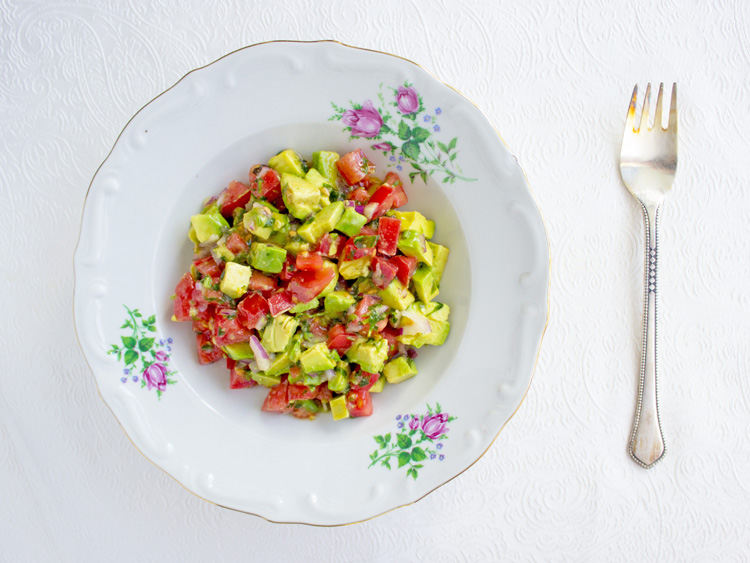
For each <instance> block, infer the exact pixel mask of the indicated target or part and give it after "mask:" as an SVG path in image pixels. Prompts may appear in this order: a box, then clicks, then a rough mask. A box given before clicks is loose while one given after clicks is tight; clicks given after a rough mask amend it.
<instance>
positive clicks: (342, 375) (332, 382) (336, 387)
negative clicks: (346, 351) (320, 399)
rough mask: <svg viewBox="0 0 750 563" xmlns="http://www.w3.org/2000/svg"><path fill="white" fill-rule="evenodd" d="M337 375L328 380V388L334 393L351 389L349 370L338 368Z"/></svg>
mask: <svg viewBox="0 0 750 563" xmlns="http://www.w3.org/2000/svg"><path fill="white" fill-rule="evenodd" d="M335 372H336V375H334V376H333V378H332V379H329V380H328V388H329V389H330V390H331V391H333V392H334V393H346V392H347V391H348V390H349V374H348V372H346V371H344V370H341V369H338V368H337V369H336V370H335Z"/></svg>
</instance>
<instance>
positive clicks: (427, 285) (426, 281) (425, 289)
mask: <svg viewBox="0 0 750 563" xmlns="http://www.w3.org/2000/svg"><path fill="white" fill-rule="evenodd" d="M411 279H412V281H413V282H414V289H415V290H416V292H417V297H419V300H420V301H422V302H423V303H429V302H430V301H432V300H433V299H434V298H435V297H437V295H438V293H439V291H438V289H437V281H436V280H435V271H434V270H433V268H431V267H430V266H425V265H424V264H422V265H421V266H420V267H419V268H417V271H416V272H414V275H413V276H412V278H411Z"/></svg>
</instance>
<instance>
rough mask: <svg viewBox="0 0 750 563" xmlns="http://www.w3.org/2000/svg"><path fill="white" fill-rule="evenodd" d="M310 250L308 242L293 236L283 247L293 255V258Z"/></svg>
mask: <svg viewBox="0 0 750 563" xmlns="http://www.w3.org/2000/svg"><path fill="white" fill-rule="evenodd" d="M311 249H312V246H311V245H310V243H309V242H305V240H303V239H302V237H299V236H295V237H293V238H291V239H290V240H289V241H287V243H286V244H285V245H284V250H286V251H287V252H289V253H290V254H294V255H295V256H296V255H297V254H299V253H300V252H305V251H308V252H309V251H310V250H311Z"/></svg>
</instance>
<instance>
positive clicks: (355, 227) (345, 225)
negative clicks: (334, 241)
mask: <svg viewBox="0 0 750 563" xmlns="http://www.w3.org/2000/svg"><path fill="white" fill-rule="evenodd" d="M342 205H343V203H342ZM365 223H367V217H365V216H364V215H362V214H360V213H357V212H356V210H355V209H354V208H353V207H347V208H346V209H345V210H344V213H343V215H342V216H341V218H340V219H339V221H338V223H336V227H335V228H336V230H337V231H341V232H342V233H344V234H345V235H346V236H348V237H353V236H356V235H358V234H359V231H361V230H362V227H364V225H365Z"/></svg>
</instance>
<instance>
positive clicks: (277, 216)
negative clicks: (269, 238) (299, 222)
mask: <svg viewBox="0 0 750 563" xmlns="http://www.w3.org/2000/svg"><path fill="white" fill-rule="evenodd" d="M271 217H273V230H274V231H276V232H280V233H286V232H288V231H289V215H287V214H286V213H279V212H278V211H272V212H271Z"/></svg>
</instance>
